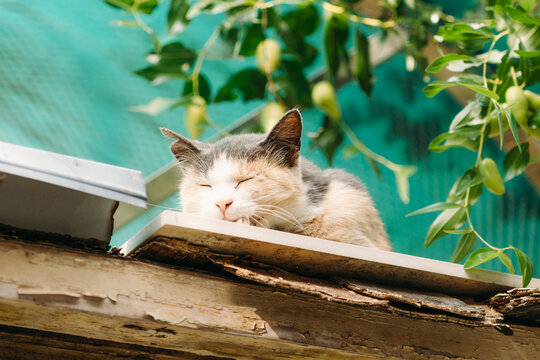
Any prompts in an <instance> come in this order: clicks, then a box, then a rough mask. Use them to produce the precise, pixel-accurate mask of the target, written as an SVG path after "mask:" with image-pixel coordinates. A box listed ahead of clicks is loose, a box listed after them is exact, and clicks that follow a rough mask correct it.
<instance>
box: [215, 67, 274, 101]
mask: <svg viewBox="0 0 540 360" xmlns="http://www.w3.org/2000/svg"><path fill="white" fill-rule="evenodd" d="M266 81H267V80H266V77H265V76H264V75H263V74H261V73H260V71H258V70H256V69H245V70H241V71H239V72H237V73H236V74H234V75H233V76H231V77H230V79H229V80H228V81H227V82H226V83H225V85H223V87H222V88H221V89H220V90H219V91H218V93H217V95H216V98H215V99H214V101H215V102H220V101H232V100H236V99H238V98H239V97H241V98H242V100H243V101H250V100H254V99H263V98H264V92H265V87H266Z"/></svg>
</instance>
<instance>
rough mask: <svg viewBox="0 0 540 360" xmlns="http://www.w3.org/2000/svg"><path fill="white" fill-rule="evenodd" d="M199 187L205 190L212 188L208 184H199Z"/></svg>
mask: <svg viewBox="0 0 540 360" xmlns="http://www.w3.org/2000/svg"><path fill="white" fill-rule="evenodd" d="M199 186H201V187H206V188H209V189H211V188H212V185H210V184H199Z"/></svg>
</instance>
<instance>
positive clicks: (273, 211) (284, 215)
mask: <svg viewBox="0 0 540 360" xmlns="http://www.w3.org/2000/svg"><path fill="white" fill-rule="evenodd" d="M262 210H263V211H266V212H267V214H270V215H273V216H277V217H279V218H280V219H282V220H284V221H286V222H287V223H289V224H291V225H295V226H298V227H299V228H300V229H304V227H303V225H302V224H301V223H300V222H299V221H298V220H297V219H296V218H295V217H294V216H292V215H291V214H290V213H288V212H286V211H285V212H284V211H280V210H279V209H262Z"/></svg>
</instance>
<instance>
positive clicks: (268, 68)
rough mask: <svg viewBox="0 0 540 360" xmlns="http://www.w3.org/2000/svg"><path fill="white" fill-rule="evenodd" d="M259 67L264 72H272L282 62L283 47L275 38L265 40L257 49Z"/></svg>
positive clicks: (256, 55)
mask: <svg viewBox="0 0 540 360" xmlns="http://www.w3.org/2000/svg"><path fill="white" fill-rule="evenodd" d="M255 59H256V62H257V67H258V68H259V70H261V72H263V73H271V72H272V71H274V70H276V68H277V67H278V66H279V63H280V62H281V49H280V48H279V43H278V42H277V41H276V40H274V39H266V40H263V41H261V42H260V43H259V45H257V49H256V50H255Z"/></svg>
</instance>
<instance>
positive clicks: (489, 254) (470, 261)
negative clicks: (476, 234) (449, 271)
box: [463, 248, 500, 270]
mask: <svg viewBox="0 0 540 360" xmlns="http://www.w3.org/2000/svg"><path fill="white" fill-rule="evenodd" d="M499 252H500V251H499V250H498V249H491V248H482V249H478V250H476V251H474V252H473V253H472V254H471V255H470V256H469V257H468V258H467V260H465V264H463V266H464V268H465V270H469V269H472V268H473V267H476V266H478V265H480V264H483V263H485V262H487V261H489V260H492V259H495V258H496V257H497V256H499Z"/></svg>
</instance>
